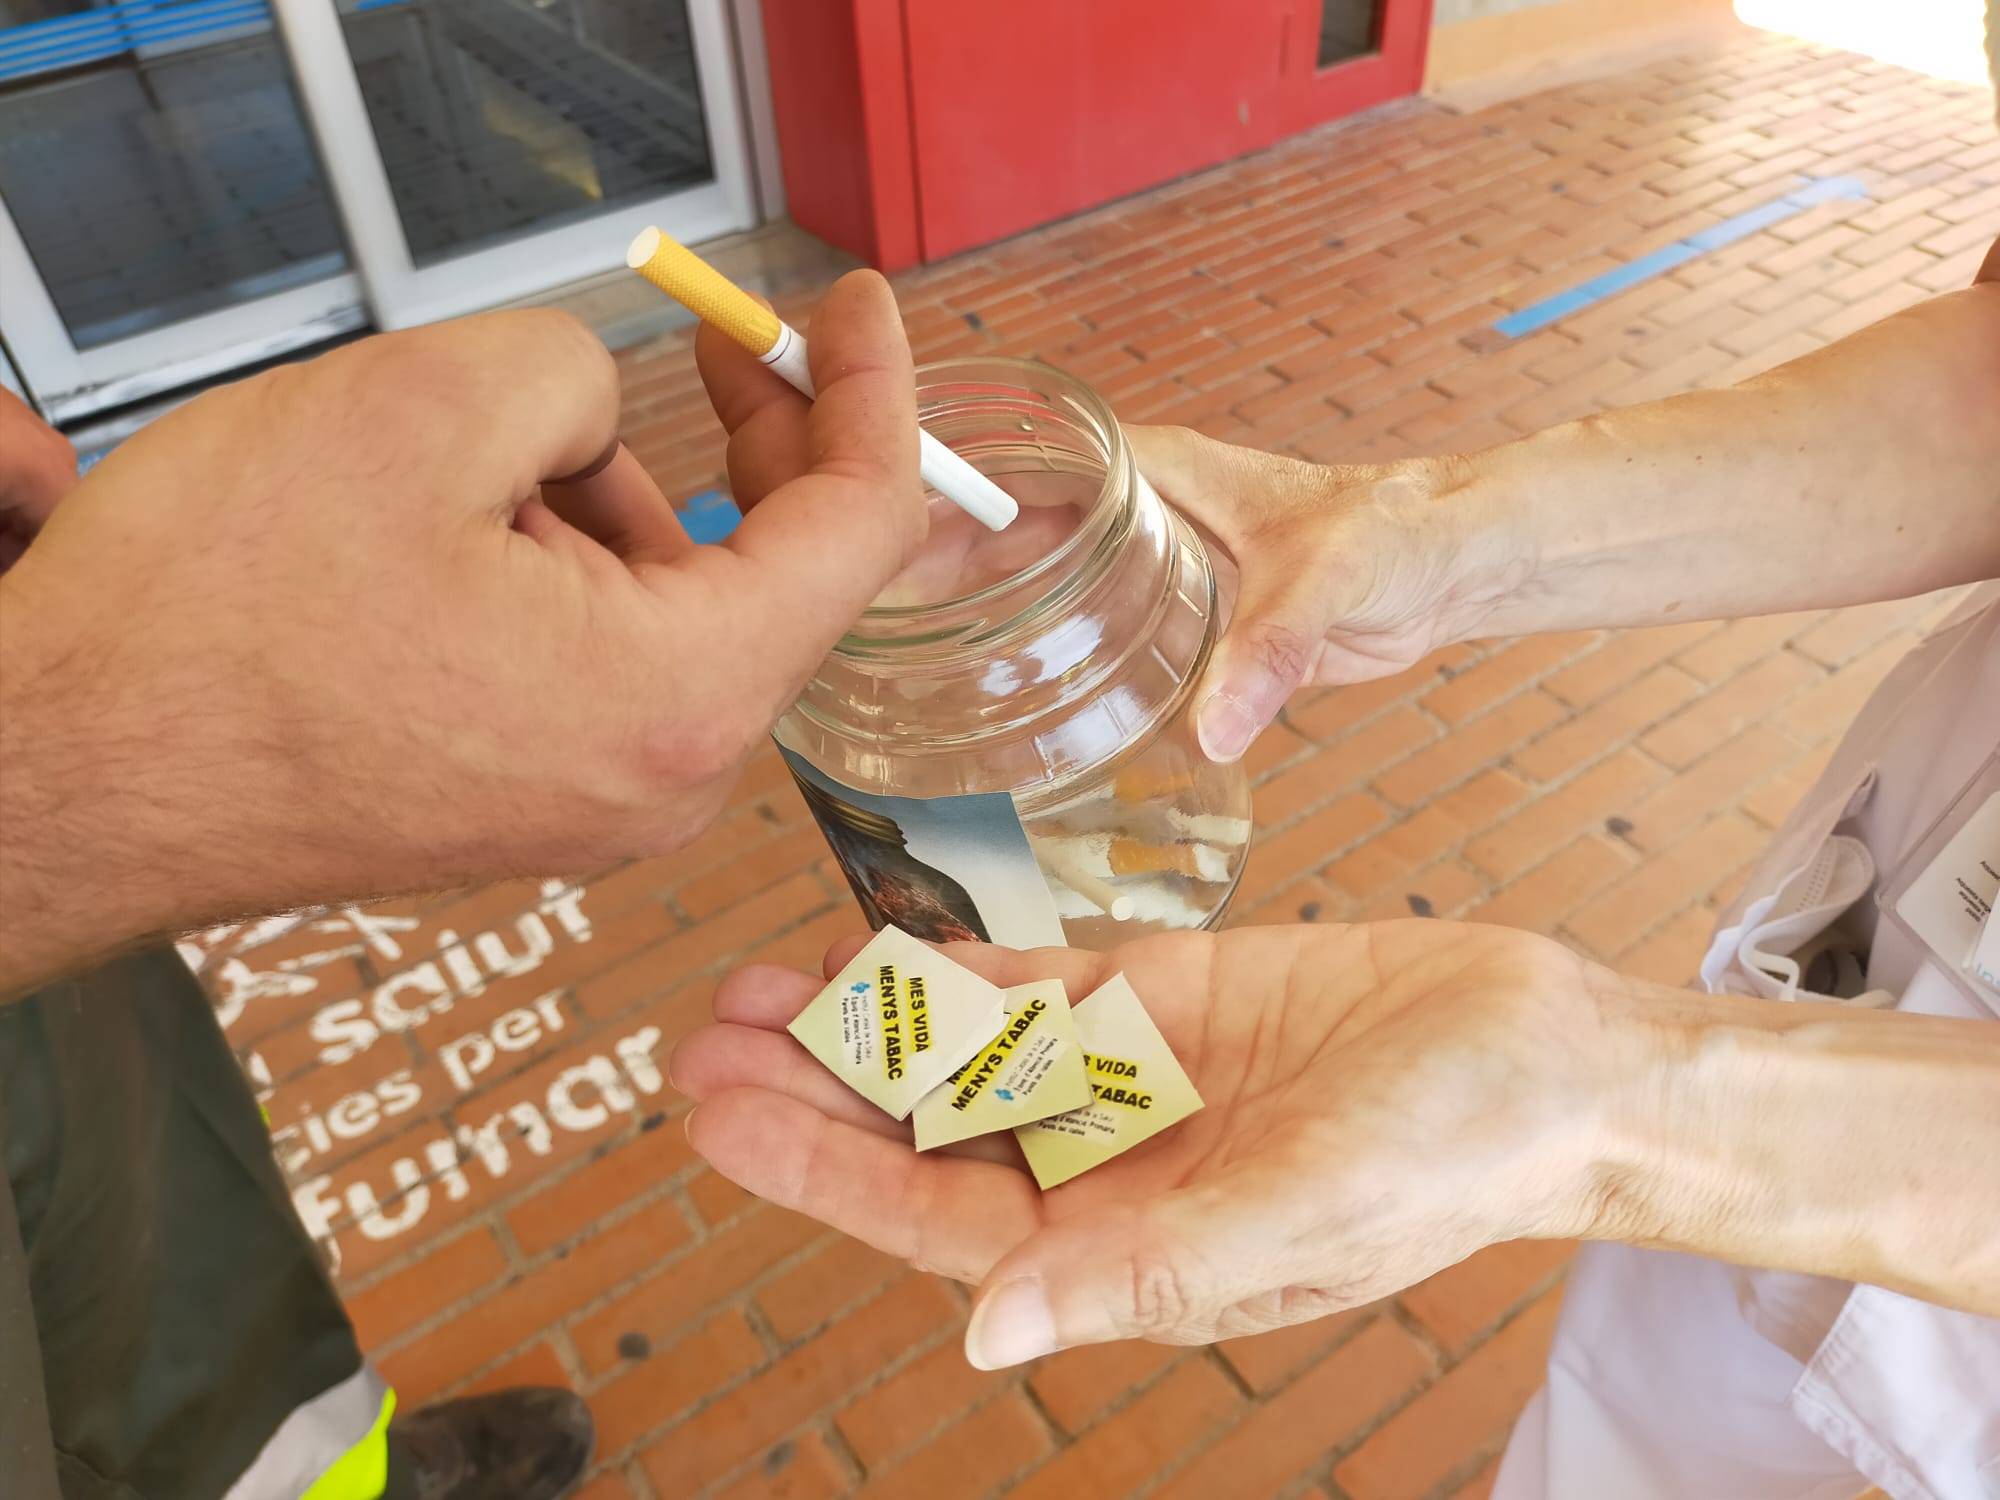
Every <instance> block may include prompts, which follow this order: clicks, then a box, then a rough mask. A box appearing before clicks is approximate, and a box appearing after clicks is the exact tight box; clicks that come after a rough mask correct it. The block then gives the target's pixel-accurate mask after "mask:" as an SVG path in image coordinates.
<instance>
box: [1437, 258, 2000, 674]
mask: <svg viewBox="0 0 2000 1500" xmlns="http://www.w3.org/2000/svg"><path fill="white" fill-rule="evenodd" d="M1440 472H1442V474H1443V475H1444V476H1445V477H1444V479H1443V481H1442V482H1443V485H1444V487H1445V492H1446V498H1447V501H1448V503H1449V504H1450V505H1451V506H1452V508H1453V510H1454V512H1455V513H1456V515H1457V516H1458V518H1459V524H1460V525H1461V527H1462V528H1463V529H1464V530H1465V533H1466V536H1467V546H1468V549H1469V550H1470V552H1471V553H1473V554H1477V555H1491V556H1494V557H1496V558H1503V559H1505V560H1506V562H1507V565H1508V566H1510V567H1513V568H1514V569H1515V570H1516V576H1517V577H1520V578H1525V580H1526V582H1525V583H1524V584H1522V585H1520V586H1517V587H1514V588H1512V589H1511V590H1510V591H1508V592H1507V593H1506V594H1505V595H1504V597H1502V598H1501V599H1500V600H1499V602H1498V603H1497V604H1496V605H1495V606H1494V608H1493V610H1492V611H1491V613H1490V614H1489V615H1488V617H1487V618H1486V620H1485V621H1484V623H1483V628H1484V630H1485V631H1486V632H1487V633H1491V634H1495V635H1513V634H1522V633H1528V632H1533V631H1542V630H1565V629H1578V628H1587V627H1598V626H1621V625H1644V624H1657V623H1662V622H1668V621H1679V620H1693V619H1711V618H1719V617H1724V616H1738V615H1751V614H1764V613H1775V612H1779V611H1785V610H1793V609H1809V608H1826V607H1831V606H1835V605H1845V604H1856V603H1863V602H1869V601H1873V600H1879V599H1888V598H1900V597H1907V596H1910V595H1914V594H1919V593H1924V592H1927V591H1929V590H1931V589H1937V588H1944V587H1947V586H1950V585H1954V584H1962V583H1968V582H1972V581H1975V580H1979V579H1986V578H1993V577H2000V283H1994V284H1985V285H1979V286H1974V287H1971V288H1969V289H1967V290H1965V291H1963V292H1957V293H1954V294H1951V295H1949V296H1944V297H1938V298H1934V299H1933V300H1931V301H1929V302H1927V303H1924V304H1922V305H1921V306H1918V307H1915V308H1912V309H1910V310H1909V311H1907V312H1904V313H1901V314H1899V315H1897V316H1895V317H1891V318H1888V319H1885V320H1884V321H1882V322H1881V323H1878V324H1875V325H1873V326H1872V327H1870V328H1866V329H1864V330H1862V331H1861V332H1859V333H1857V334H1854V335H1852V336H1851V337H1849V338H1847V339H1843V340H1841V341H1840V342H1838V343H1836V344H1833V345H1830V346H1829V347H1827V348H1825V349H1823V350H1820V351H1818V352H1816V353H1814V354H1811V355H1807V356H1805V357H1804V358H1801V359H1797V360H1793V361H1792V362H1790V363H1789V364H1786V365H1782V366H1780V367H1778V368H1777V369H1775V370H1772V371H1770V372H1769V373H1767V374H1765V375H1762V376H1759V377H1757V378H1756V379H1753V380H1750V381H1748V382H1746V383H1744V384H1743V385H1740V386H1736V387H1732V388H1729V389H1726V390H1717V391H1698V392H1693V393H1690V394H1688V395H1684V396H1678V397H1674V398H1672V399H1669V400H1665V401H1656V402H1651V403H1648V404H1646V405H1643V406H1635V407H1630V408H1627V409H1624V410H1621V411H1614V412H1609V413H1606V414H1604V415H1601V416H1596V417H1590V418H1586V419H1584V420H1582V421H1579V422H1571V423H1567V424H1565V425H1563V426H1560V427H1554V428H1550V429H1548V430H1547V431H1545V432H1541V433H1537V434H1535V435H1534V436H1532V437H1528V438H1524V439H1522V440H1521V441H1519V442H1515V443H1509V444H1505V445H1502V446H1501V447H1498V448H1493V449H1489V450H1486V451H1485V452H1483V453H1478V454H1474V455H1470V456H1468V457H1466V458H1463V459H1460V460H1455V461H1449V462H1447V463H1444V464H1443V465H1441V466H1440Z"/></svg>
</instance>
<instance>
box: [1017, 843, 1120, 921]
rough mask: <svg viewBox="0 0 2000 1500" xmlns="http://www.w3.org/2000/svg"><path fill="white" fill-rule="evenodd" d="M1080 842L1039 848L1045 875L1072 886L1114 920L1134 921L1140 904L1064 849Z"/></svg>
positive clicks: (1053, 844) (1038, 851)
mask: <svg viewBox="0 0 2000 1500" xmlns="http://www.w3.org/2000/svg"><path fill="white" fill-rule="evenodd" d="M1077 842H1080V841H1079V840H1075V839H1063V840H1061V841H1054V840H1048V841H1044V842H1042V843H1040V844H1037V845H1036V846H1035V857H1036V858H1037V859H1039V860H1040V861H1041V864H1042V869H1043V870H1044V871H1045V872H1047V873H1048V874H1049V875H1051V876H1053V877H1054V878H1055V879H1056V880H1058V881H1060V882H1061V883H1062V884H1064V885H1066V886H1068V887H1069V888H1070V889H1071V890H1072V891H1074V892H1076V894H1077V895H1079V896H1081V897H1083V899H1084V900H1086V901H1088V902H1089V903H1090V904H1091V905H1093V906H1095V907H1096V908H1097V909H1098V910H1099V911H1100V912H1102V913H1103V914H1104V915H1105V916H1107V917H1109V918H1111V920H1112V921H1114V922H1129V921H1131V920H1132V917H1133V916H1134V915H1135V914H1136V913H1137V911H1138V909H1139V908H1138V903H1137V902H1135V901H1134V900H1133V899H1132V897H1131V896H1130V895H1129V894H1128V893H1127V892H1125V891H1121V890H1119V889H1118V888H1117V887H1116V886H1114V885H1112V884H1111V882H1110V881H1108V880H1106V879H1104V878H1103V877H1102V876H1100V875H1095V874H1092V873H1091V871H1090V870H1089V868H1088V867H1086V866H1085V865H1084V864H1082V863H1081V862H1080V861H1079V860H1078V859H1077V858H1076V855H1075V853H1074V852H1073V851H1072V850H1071V849H1069V848H1066V847H1064V846H1065V845H1070V844H1075V843H1077Z"/></svg>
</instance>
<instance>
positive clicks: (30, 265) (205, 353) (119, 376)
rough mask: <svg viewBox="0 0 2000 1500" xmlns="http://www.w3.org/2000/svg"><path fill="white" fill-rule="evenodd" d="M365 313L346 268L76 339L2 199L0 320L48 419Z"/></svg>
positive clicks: (208, 369) (232, 363)
mask: <svg viewBox="0 0 2000 1500" xmlns="http://www.w3.org/2000/svg"><path fill="white" fill-rule="evenodd" d="M367 321H368V315H367V312H366V311H365V310H364V309H363V308H362V305H361V283H360V282H359V281H358V280H356V279H355V277H354V276H353V275H351V274H349V273H345V272H343V273H341V274H340V275H337V276H329V277H326V278H325V279H323V280H320V281H313V282H308V283H307V284H306V285H304V286H297V287H293V288H291V289H290V290H289V291H283V292H277V293H274V294H272V295H270V296H264V297H253V298H251V299H249V300H247V301H244V302H238V303H236V304H234V305H233V306H230V307H224V308H220V309H218V310H217V311H215V312H212V313H203V314H200V315H199V316H196V317H192V318H183V319H180V320H179V321H178V322H173V323H164V324H162V325H160V326H159V327H158V328H152V329H148V330H147V331H146V332H144V333H140V334H134V335H133V336H131V337H130V338H123V339H116V340H113V341H112V342H110V343H107V344H102V345H100V346H98V347H97V348H95V349H79V348H77V347H76V345H75V343H74V342H73V341H72V340H71V339H70V336H69V329H68V327H67V326H65V325H64V323H63V320H62V314H61V313H59V312H57V311H56V305H55V302H54V300H53V299H52V298H51V297H50V296H49V292H48V288H47V287H46V286H45V285H44V284H43V282H42V278H41V273H40V272H38V271H37V270H36V269H35V263H34V261H33V260H32V259H31V258H30V257H29V255H28V246H27V242H26V241H25V240H23V239H22V238H21V234H20V231H19V229H18V228H16V226H15V224H14V220H13V217H12V216H11V215H10V214H9V213H8V212H7V205H6V204H5V203H0V328H4V329H5V330H6V331H7V347H8V349H9V351H10V352H11V353H12V354H13V357H14V362H15V365H16V366H17V367H18V369H19V372H20V376H21V379H22V380H23V382H24V383H25V384H26V385H27V387H28V389H29V390H30V391H32V392H33V393H34V396H35V400H36V402H37V403H38V404H39V405H40V406H41V408H42V411H43V412H44V413H45V414H46V415H47V416H48V418H49V420H51V421H54V422H66V421H69V420H71V419H72V418H75V417H82V416H88V415H89V414H90V413H91V412H95V411H102V410H104V409H105V408H107V407H112V406H121V405H123V404H124V403H126V402H128V401H142V400H144V399H145V398H146V397H148V396H153V395H157V394H158V393H159V392H161V391H164V390H170V389H172V388H173V387H174V386H177V385H186V384H188V383H189V382H191V381H196V380H205V379H207V378H208V377H209V376H211V375H217V374H220V373H222V372H223V371H225V370H228V369H231V368H233V367H236V366H239V365H247V364H254V363H256V362H257V361H259V360H264V359H271V358H274V357H276V356H278V355H280V354H288V353H290V352H291V351H292V350H294V349H300V348H304V347H305V346H306V345H308V344H316V343H319V342H320V341H321V340H323V339H329V338H333V337H335V336H337V335H339V334H342V333H346V332H348V331H350V330H352V329H355V328H359V327H361V326H362V325H363V324H364V323H366V322H367Z"/></svg>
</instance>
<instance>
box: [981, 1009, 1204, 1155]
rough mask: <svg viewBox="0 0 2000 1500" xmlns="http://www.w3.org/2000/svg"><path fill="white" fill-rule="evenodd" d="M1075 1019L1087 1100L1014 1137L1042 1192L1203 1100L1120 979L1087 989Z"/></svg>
mask: <svg viewBox="0 0 2000 1500" xmlns="http://www.w3.org/2000/svg"><path fill="white" fill-rule="evenodd" d="M1074 1014H1075V1017H1076V1032H1077V1038H1078V1040H1079V1041H1081V1042H1082V1043H1083V1054H1084V1077H1085V1081H1086V1082H1087V1083H1088V1084H1089V1085H1090V1093H1091V1100H1090V1103H1088V1104H1086V1105H1084V1106H1083V1107H1082V1108H1081V1109H1074V1110H1071V1111H1070V1112H1069V1113H1067V1114H1061V1115H1054V1116H1051V1117H1050V1118H1048V1119H1046V1120H1037V1121H1036V1122H1034V1123H1033V1124H1032V1125H1023V1126H1021V1127H1020V1128H1019V1129H1018V1130H1016V1131H1015V1132H1014V1139H1015V1140H1017V1141H1019V1142H1020V1143H1021V1150H1022V1152H1023V1153H1024V1154H1025V1155H1026V1156H1027V1158H1028V1168H1029V1170H1030V1171H1032V1172H1033V1173H1034V1174H1035V1181H1036V1182H1038V1183H1039V1184H1041V1186H1043V1187H1044V1188H1052V1187H1055V1186H1056V1185H1057V1184H1058V1183H1064V1182H1068V1181H1069V1180H1070V1178H1072V1177H1075V1176H1076V1175H1078V1174H1079V1173H1081V1172H1088V1171H1089V1170H1090V1169H1091V1168H1092V1167H1095V1166H1098V1165H1101V1164H1102V1163H1104V1162H1107V1161H1109V1160H1110V1159H1111V1158H1112V1157H1114V1156H1117V1155H1119V1154H1121V1153H1122V1152H1126V1151H1130V1150H1131V1149H1132V1148H1133V1147H1134V1146H1136V1145H1138V1144H1139V1143H1140V1142H1141V1141H1145V1140H1150V1139H1152V1137H1154V1136H1156V1135H1158V1134H1159V1133H1160V1132H1161V1131H1162V1130H1165V1129H1166V1128H1167V1127H1168V1126H1169V1125H1173V1124H1176V1123H1178V1122H1179V1121H1181V1120H1185V1119H1186V1118H1187V1117H1188V1116H1189V1115H1191V1114H1193V1113H1194V1112H1195V1111H1196V1110H1198V1109H1200V1108H1201V1095H1200V1094H1199V1093H1198V1092H1196V1090H1195V1086H1194V1084H1193V1083H1192V1082H1191V1081H1190V1080H1189V1078H1188V1076H1187V1074H1186V1073H1185V1072H1184V1071H1183V1070H1182V1068H1181V1065H1180V1063H1179V1061H1178V1060H1177V1059H1176V1058H1175V1057H1174V1054H1173V1049H1172V1048H1170V1047H1168V1046H1167V1039H1166V1038H1165V1037H1163V1036H1161V1035H1160V1028H1159V1027H1157V1026H1155V1025H1154V1024H1153V1018H1152V1017H1151V1016H1149V1015H1147V1014H1146V1007H1145V1006H1144V1005H1142V1004H1141V1003H1140V1001H1139V996H1138V994H1137V993H1136V992H1135V991H1134V990H1133V988H1132V986H1131V984H1130V982H1129V981H1127V979H1126V978H1125V976H1124V975H1123V974H1119V975H1115V976H1114V977H1113V978H1111V979H1110V980H1107V981H1106V982H1105V983H1104V984H1102V985H1100V986H1098V988H1097V989H1095V990H1093V991H1092V992H1091V993H1090V995H1089V997H1088V998H1087V999H1085V1000H1084V1001H1083V1002H1082V1003H1081V1004H1079V1005H1078V1006H1077V1007H1076V1010H1075V1012H1074Z"/></svg>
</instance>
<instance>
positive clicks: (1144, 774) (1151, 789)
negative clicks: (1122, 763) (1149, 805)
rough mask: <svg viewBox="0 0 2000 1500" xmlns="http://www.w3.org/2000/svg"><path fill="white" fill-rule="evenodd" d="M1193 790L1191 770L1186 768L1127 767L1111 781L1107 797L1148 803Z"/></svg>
mask: <svg viewBox="0 0 2000 1500" xmlns="http://www.w3.org/2000/svg"><path fill="white" fill-rule="evenodd" d="M1193 787H1194V771H1193V770H1192V769H1191V768H1189V767H1186V766H1166V767H1162V766H1147V765H1137V766H1127V767H1126V768H1125V769H1124V770H1122V771H1120V772H1119V773H1118V775H1117V776H1116V777H1115V778H1113V780H1112V782H1111V795H1112V796H1114V797H1116V798H1117V799H1118V800H1119V801H1120V802H1151V801H1154V800H1155V799H1157V798H1160V797H1172V796H1176V795H1178V794H1179V793H1181V792H1185V791H1189V790H1191V789H1192V788H1193Z"/></svg>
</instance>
